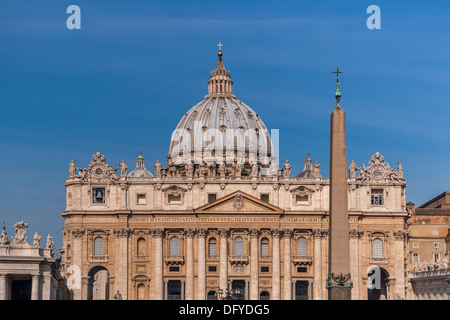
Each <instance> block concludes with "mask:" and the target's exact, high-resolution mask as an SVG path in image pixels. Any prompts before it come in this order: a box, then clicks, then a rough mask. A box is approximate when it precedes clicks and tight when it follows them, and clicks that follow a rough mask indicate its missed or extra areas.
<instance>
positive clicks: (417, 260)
mask: <svg viewBox="0 0 450 320" xmlns="http://www.w3.org/2000/svg"><path fill="white" fill-rule="evenodd" d="M413 262H419V254H418V253H414V254H413Z"/></svg>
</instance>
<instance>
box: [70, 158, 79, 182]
mask: <svg viewBox="0 0 450 320" xmlns="http://www.w3.org/2000/svg"><path fill="white" fill-rule="evenodd" d="M76 171H77V166H76V164H75V162H74V161H73V160H72V161H71V162H70V164H69V177H70V178H74V177H75V176H76Z"/></svg>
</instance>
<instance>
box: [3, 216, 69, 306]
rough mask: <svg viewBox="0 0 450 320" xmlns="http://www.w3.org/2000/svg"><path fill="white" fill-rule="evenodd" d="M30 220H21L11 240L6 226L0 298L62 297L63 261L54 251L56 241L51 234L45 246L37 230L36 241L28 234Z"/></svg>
mask: <svg viewBox="0 0 450 320" xmlns="http://www.w3.org/2000/svg"><path fill="white" fill-rule="evenodd" d="M27 226H28V225H27V224H26V223H24V222H23V221H20V222H17V223H16V224H15V225H14V227H15V230H16V234H15V236H13V237H12V240H11V241H10V240H9V239H8V235H7V233H6V230H5V227H4V228H3V231H2V234H1V239H0V300H62V299H64V294H65V290H64V281H63V280H62V277H61V275H60V273H59V262H58V261H57V259H56V258H55V257H54V254H53V241H52V240H51V239H52V238H51V237H50V235H49V236H48V237H47V243H46V246H45V248H41V247H40V240H41V237H40V236H39V235H38V234H37V233H36V234H35V235H34V237H33V244H32V245H31V244H29V243H28V241H27V239H28V237H26V236H25V233H26V228H27Z"/></svg>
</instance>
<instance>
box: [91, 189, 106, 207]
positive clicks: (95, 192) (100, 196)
mask: <svg viewBox="0 0 450 320" xmlns="http://www.w3.org/2000/svg"><path fill="white" fill-rule="evenodd" d="M92 203H93V204H105V188H92Z"/></svg>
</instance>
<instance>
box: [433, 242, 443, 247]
mask: <svg viewBox="0 0 450 320" xmlns="http://www.w3.org/2000/svg"><path fill="white" fill-rule="evenodd" d="M440 247H441V244H440V243H439V242H434V243H433V248H440Z"/></svg>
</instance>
